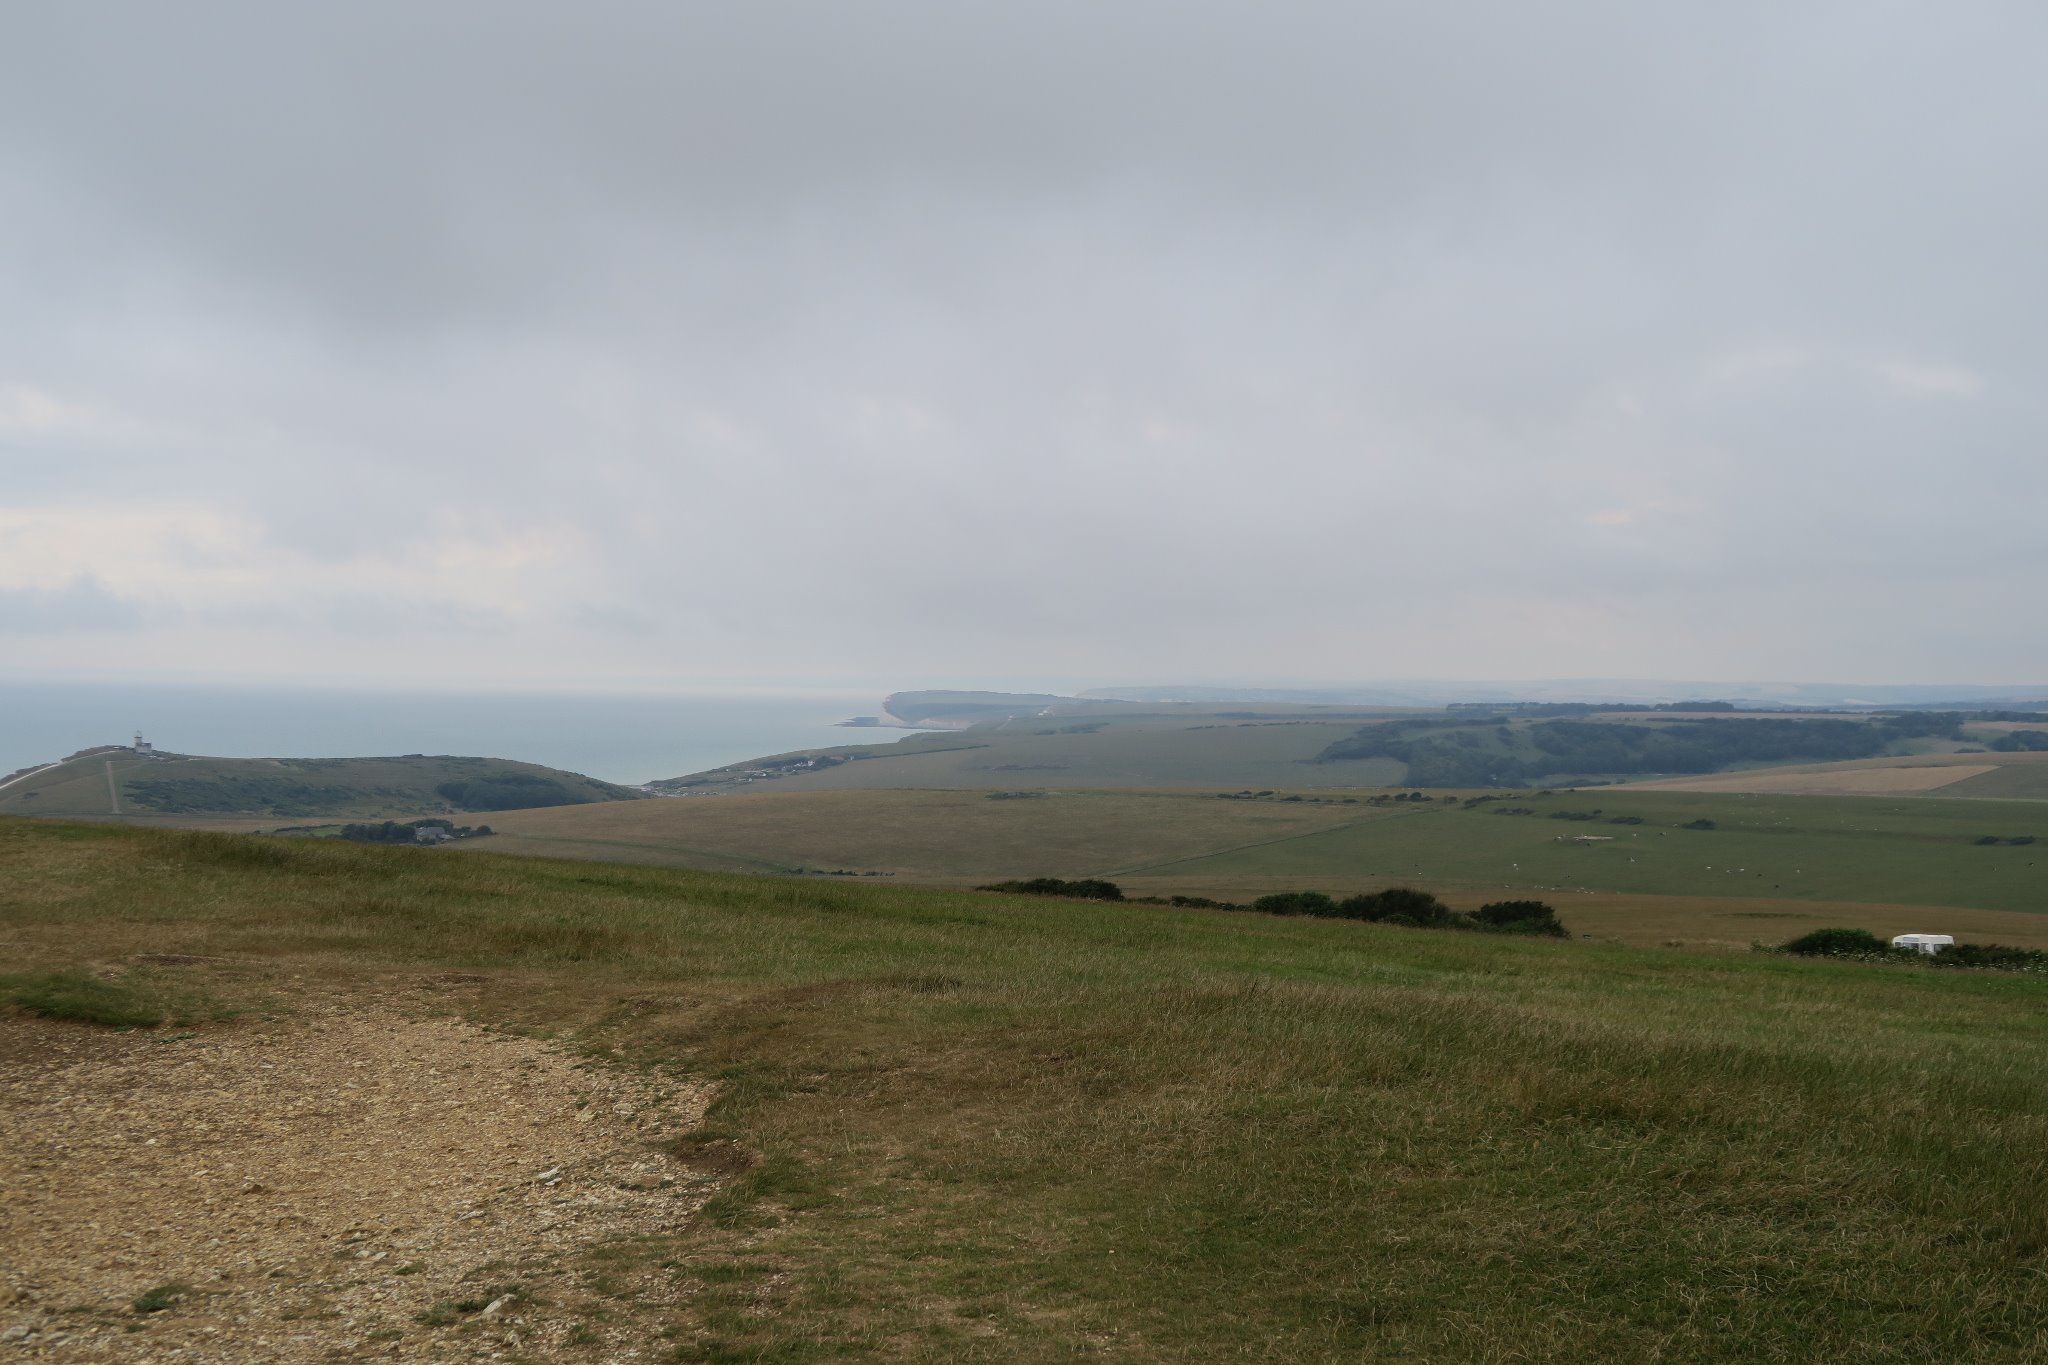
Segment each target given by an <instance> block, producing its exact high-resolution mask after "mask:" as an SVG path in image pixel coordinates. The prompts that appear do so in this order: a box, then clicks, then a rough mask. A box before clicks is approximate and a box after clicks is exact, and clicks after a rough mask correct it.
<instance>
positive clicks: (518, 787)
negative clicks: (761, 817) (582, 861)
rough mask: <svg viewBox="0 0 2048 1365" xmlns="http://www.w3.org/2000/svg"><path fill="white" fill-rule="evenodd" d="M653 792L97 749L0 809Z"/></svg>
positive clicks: (188, 807)
mask: <svg viewBox="0 0 2048 1365" xmlns="http://www.w3.org/2000/svg"><path fill="white" fill-rule="evenodd" d="M644 795H645V793H643V792H640V791H637V790H635V789H633V788H631V787H621V786H617V785H615V784H613V783H610V782H600V781H598V780H597V779H596V778H593V777H585V776H583V775H582V774H580V773H571V772H563V771H561V770H560V769H557V768H544V767H541V766H540V765H538V764H534V763H517V762H513V761H511V760H509V759H502V758H465V757H456V756H451V755H426V754H406V755H403V756H400V757H393V758H205V757H199V756H196V755H189V754H164V753H159V754H155V755H143V754H139V753H137V752H136V751H135V750H133V749H128V748H115V747H108V748H102V749H87V750H84V751H82V752H80V753H77V754H73V755H72V756H71V757H69V758H67V759H65V760H63V761H61V762H58V763H53V764H50V765H48V766H46V767H43V768H39V769H34V770H31V771H30V772H27V773H24V774H17V775H15V776H14V777H12V778H10V779H8V780H7V781H5V782H4V783H0V814H6V815H40V816H52V815H64V816H95V817H101V816H104V817H114V816H121V817H127V818H134V819H153V818H154V819H166V820H178V819H191V818H195V817H197V818H208V819H216V818H224V817H247V818H251V819H257V818H260V819H318V818H322V817H342V816H347V817H364V816H389V815H426V814H438V813H443V812H474V811H497V810H506V809H511V808H514V807H535V806H563V805H574V804H580V803H585V802H598V801H626V800H635V799H638V798H640V797H642V796H644Z"/></svg>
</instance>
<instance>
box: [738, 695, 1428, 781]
mask: <svg viewBox="0 0 2048 1365" xmlns="http://www.w3.org/2000/svg"><path fill="white" fill-rule="evenodd" d="M1098 721H1099V722H1101V723H1102V725H1103V728H1102V729H1100V730H1096V731H1093V732H1090V733H1075V732H1073V731H1072V730H1070V729H1067V728H1066V727H1069V726H1073V725H1086V724H1092V723H1096V722H1098ZM1358 726H1359V721H1358V720H1357V719H1351V720H1345V721H1315V720H1279V721H1233V720H1219V719H1217V718H1216V717H1214V716H1212V715H1206V714H1198V715H1194V716H1157V715H1146V716H1141V717H1135V718H1120V719H1116V720H1112V721H1102V719H1101V718H1100V717H1095V718H1088V717H1082V718H1075V717H1070V716H1059V717H1053V718H1048V719H1047V720H1045V721H1044V722H1037V721H1031V722H1016V723H1013V724H1010V725H1008V726H1004V727H1000V728H999V727H996V726H983V727H977V728H975V729H970V730H961V731H956V732H953V733H949V734H947V735H944V736H928V737H921V738H919V739H916V740H911V741H907V742H905V743H904V744H903V745H901V746H900V748H899V747H898V746H889V748H888V750H886V751H885V752H884V754H883V756H879V757H874V758H866V759H862V760H860V761H858V762H853V763H846V764H842V765H841V766H839V767H836V768H828V769H825V770H823V771H820V772H808V773H798V774H795V775H792V776H788V777H778V778H774V779H770V780H768V781H765V782H762V783H760V784H758V785H760V786H762V787H763V788H765V789H771V790H774V791H843V790H847V789H851V788H876V787H898V788H904V787H952V788H967V789H971V790H1002V789H1008V788H1020V787H1045V786H1060V787H1208V788H1215V787H1254V788H1257V787H1295V788H1344V787H1351V788H1355V787H1379V786H1385V785H1388V784H1390V783H1394V782H1398V781H1399V780H1400V778H1401V774H1402V765H1401V764H1399V763H1396V762H1394V761H1393V760H1391V759H1366V760H1362V761H1358V762H1350V763H1325V764H1316V763H1310V762H1308V761H1307V760H1309V759H1311V758H1313V757H1315V755H1317V754H1318V753H1321V752H1322V750H1323V749H1324V748H1325V747H1327V746H1328V745H1330V744H1332V743H1334V742H1335V741H1337V740H1339V739H1343V738H1345V737H1346V736H1348V735H1350V734H1352V733H1354V732H1355V731H1356V730H1357V729H1358ZM820 752H822V751H820ZM738 766H739V767H741V768H744V767H746V766H747V765H745V764H741V765H738Z"/></svg>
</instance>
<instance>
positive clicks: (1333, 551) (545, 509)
mask: <svg viewBox="0 0 2048 1365" xmlns="http://www.w3.org/2000/svg"><path fill="white" fill-rule="evenodd" d="M0 15H4V21H5V23H4V27H5V31H6V33H7V35H8V36H7V41H6V42H5V43H4V44H0V675H6V676H13V677H21V678H32V677H46V676H48V677H54V676H94V677H104V678H140V677H178V678H219V679H230V678H232V679H243V680H317V681H321V682H329V683H333V682H341V683H351V684H364V685H390V686H396V685H401V684H402V685H427V684H432V685H458V684H460V685H470V686H508V687H509V686H518V687H543V688H545V687H593V686H594V687H618V688H654V689H660V688H675V689H683V690H690V689H697V690H718V689H754V688H761V689H778V688H780V689H801V688H820V689H824V688H847V687H855V688H860V687H870V686H872V687H876V688H887V687H899V686H901V687H909V686H921V685H956V686H957V685H973V684H989V685H1034V686H1088V685H1106V684H1116V683H1163V682H1201V681H1208V680H1239V681H1243V680H1253V679H1262V680H1269V681H1277V680H1337V679H1368V678H1401V677H1438V678H1446V677H1462V678H1479V679H1487V678H1544V677H1595V676H1610V677H1688V678H1705V679H1723V678H1725V679H1744V678H1787V679H1830V680H1857V681H1870V682H1902V683H1903V682H1932V683H1945V682H1958V683H1960V682H1981V683H2001V682H2039V681H2043V680H2048V632H2044V631H2042V630H2040V629H2039V628H2038V624H2039V623H2038V614H2039V607H2038V596H2039V592H2040V589H2041V585H2042V584H2043V583H2048V520H2044V513H2048V451H2044V449H2043V439H2042V438H2043V435H2044V429H2048V424H2044V411H2043V405H2044V402H2048V397H2044V388H2043V385H2042V384H2041V382H2040V376H2041V375H2042V374H2043V373H2044V372H2048V271H2044V267H2043V264H2042V260H2043V258H2042V255H2041V243H2043V242H2044V241H2048V177H2044V176H2042V175H2041V174H2040V168H2041V167H2042V166H2043V165H2048V83H2044V82H2042V81H2041V80H2040V79H2039V70H2038V63H2039V54H2040V53H2041V51H2043V50H2044V48H2048V8H2043V7H2041V6H2039V5H2035V4H2027V3H2014V4H1983V3H1970V2H1969V0H1942V2H1941V3H1925V4H1899V3H1887V2H1886V0H1854V2H1853V3H1848V2H1845V3H1811V2H1808V0H1771V2H1770V3H1748V0H1729V2H1728V3H1717V4H1713V5H1683V6H1680V5H1643V4H1640V3H1635V0H1626V2H1617V3H1595V2H1589V3H1576V4H1548V3H1531V2H1530V0H1504V2H1502V3H1460V2H1459V0H1431V2H1430V3H1421V2H1420V0H1411V2H1408V3H1372V2H1371V0H1347V2H1346V3H1328V4H1320V3H1319V4H1309V3H1296V2H1295V0H1262V2H1261V3H1257V4H1251V3H1246V4H1240V5H1210V4H1201V3H1188V0H1174V2H1173V3H1165V2H1164V0H1160V2H1158V3H1155V2H1154V0H1088V2H1086V3H1079V2H1075V3H1069V2H1068V0H1031V3H1016V2H1013V3H1009V4H988V3H975V2H974V0H862V3H858V4H848V3H845V2H844V0H812V2H804V3H794V2H786V0H748V3H746V4H740V5H735V4H727V3H718V4H695V3H682V2H681V0H675V2H671V3H659V4H623V3H616V2H614V0H579V3H576V4H573V5H571V4H566V3H554V4H531V3H518V2H517V0H491V2H490V3H435V2H434V0H404V3H386V2H385V0H354V2H353V3H350V4H348V5H322V6H315V5H277V4H273V3H268V0H265V2H264V3H251V4H222V3H211V2H210V0H188V2H187V3H182V4H179V5H162V4H156V3H131V4H115V3H95V0H78V2H77V3H66V4H36V3H32V0H0Z"/></svg>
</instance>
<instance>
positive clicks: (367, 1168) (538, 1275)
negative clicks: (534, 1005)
mask: <svg viewBox="0 0 2048 1365" xmlns="http://www.w3.org/2000/svg"><path fill="white" fill-rule="evenodd" d="M705 1100H706V1095H705V1093H704V1092H703V1091H702V1090H701V1089H698V1088H693V1087H689V1086H685V1085H680V1084H676V1083H673V1082H664V1081H662V1080H659V1079H656V1078H650V1077H648V1076H646V1075H643V1074H640V1073H629V1072H624V1071H619V1070H614V1069H611V1068H603V1067H595V1066H592V1065H589V1064H588V1063H585V1062H582V1061H580V1060H579V1059H578V1058H577V1057H576V1056H575V1055H574V1054H573V1053H571V1052H569V1051H567V1050H566V1049H564V1048H561V1047H558V1046H556V1045H553V1044H549V1043H545V1042H538V1041H534V1040H531V1039H527V1038H522V1037H517V1036H511V1035H505V1034H499V1033H494V1032H490V1031H487V1030H485V1029H481V1028H478V1027H475V1026H473V1025H470V1024H466V1023H463V1022H459V1021H456V1020H453V1019H445V1018H442V1019H435V1018H421V1017H417V1016H416V1015H414V1014H411V1013H407V1012H404V1011H400V1010H394V1009H387V1008H376V1009H367V1010H366V1009H357V1008H340V1007H333V1008H327V1007H317V1006H307V1007H306V1008H304V1009H303V1010H302V1011H301V1012H300V1013H299V1014H298V1015H297V1016H296V1017H294V1018H293V1019H291V1020H290V1021H287V1022H282V1023H271V1024H259V1025H242V1026H236V1027H232V1028H218V1029H208V1030H204V1031H201V1032H198V1033H187V1034H166V1033H164V1032H161V1031H156V1032H151V1031H138V1032H133V1033H125V1034H116V1033H108V1032H105V1031H97V1030H89V1029H85V1028H81V1027H78V1026H71V1025H59V1024H53V1023H46V1022H42V1021H37V1020H29V1019H9V1018H0V1359H5V1358H9V1357H14V1358H25V1359H36V1358H48V1359H52V1360H75V1361H102V1360H104V1361H115V1360H119V1361H142V1360H150V1361H157V1360H162V1361H176V1360H187V1361H208V1362H214V1361H221V1362H239V1361H249V1362H258V1361H261V1362H271V1361H278V1362H292V1361H316V1360H317V1361H325V1360H334V1359H406V1360H458V1359H471V1358H505V1359H517V1358H521V1357H526V1358H533V1357H540V1358H547V1357H550V1356H552V1355H554V1354H555V1353H556V1352H557V1351H558V1350H562V1351H566V1350H568V1348H570V1347H571V1346H572V1345H580V1346H581V1347H583V1348H584V1352H583V1353H581V1354H580V1355H579V1358H585V1359H630V1358H634V1357H637V1356H640V1355H641V1347H642V1346H643V1345H645V1344H646V1343H645V1342H644V1340H640V1339H635V1338H636V1337H637V1334H638V1331H639V1329H638V1328H636V1327H633V1326H632V1325H631V1321H630V1320H631V1318H633V1317H636V1316H637V1315H638V1310H639V1309H642V1308H646V1307H650V1306H652V1307H656V1308H658V1306H659V1304H658V1302H655V1303H652V1304H650V1302H649V1297H648V1296H649V1295H652V1296H653V1298H654V1299H655V1300H658V1299H659V1298H660V1297H661V1296H662V1295H670V1296H673V1295H675V1294H677V1293H679V1292H680V1291H679V1290H678V1289H677V1288H676V1287H675V1286H674V1282H673V1279H672V1277H671V1278H670V1279H668V1280H664V1281H662V1282H658V1283H654V1284H651V1285H636V1286H635V1287H634V1289H633V1291H632V1297H633V1299H634V1301H635V1305H636V1309H635V1313H634V1314H629V1315H627V1316H628V1321H627V1322H625V1323H621V1322H620V1321H619V1319H618V1315H616V1314H607V1313H605V1312H602V1311H594V1309H595V1307H596V1304H597V1301H598V1295H599V1290H598V1289H594V1288H593V1286H592V1279H593V1274H592V1272H591V1271H590V1269H589V1264H590V1261H589V1253H590V1252H591V1251H592V1250H593V1249H596V1248H602V1247H605V1246H608V1245H618V1244H620V1243H622V1242H623V1241H627V1240H629V1239H634V1238H644V1237H658V1236H662V1235H666V1234H672V1233H674V1232H675V1231H677V1230H678V1228H679V1227H680V1226H681V1225H682V1224H683V1223H684V1222H685V1221H686V1220H687V1219H688V1218H689V1216H690V1215H691V1213H692V1212H693V1211H694V1210H695V1209H696V1208H697V1206H698V1205H699V1204H701V1203H702V1201H703V1199H704V1198H705V1196H706V1195H707V1194H708V1193H709V1192H710V1186H709V1184H708V1183H707V1181H706V1180H705V1179H703V1178H701V1177H699V1176H696V1175H693V1173H692V1172H690V1171H689V1170H686V1169H684V1168H683V1167H681V1166H679V1165H677V1164H676V1163H675V1162H674V1161H673V1160H671V1159H670V1158H669V1157H667V1156H665V1155H663V1153H662V1150H661V1149H662V1146H663V1144H665V1143H667V1142H672V1141H673V1140H674V1139H675V1138H676V1137H677V1136H678V1135H680V1134H681V1133H683V1132H684V1131H687V1130H688V1129H689V1128H691V1127H693V1126H695V1125H696V1124H697V1123H698V1122H699V1120H700V1119H701V1118H702V1115H703V1110H704V1104H705ZM603 1292H606V1293H610V1294H612V1295H614V1296H616V1295H617V1293H618V1289H617V1286H616V1285H611V1286H608V1287H606V1288H605V1289H604V1291H603Z"/></svg>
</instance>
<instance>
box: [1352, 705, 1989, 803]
mask: <svg viewBox="0 0 2048 1365" xmlns="http://www.w3.org/2000/svg"><path fill="white" fill-rule="evenodd" d="M1961 723H1962V717H1961V715H1960V714H1959V713H1956V712H1952V711H1921V712H1901V713H1896V714H1886V715H1882V716H1878V717H1875V718H1873V719H1870V720H1750V719H1741V720H1731V719H1721V718H1705V719H1699V720H1677V719H1674V720H1669V721H1664V722H1661V723H1659V724H1654V725H1642V724H1617V723H1612V722H1603V721H1594V720H1543V721H1537V722H1535V723H1533V724H1530V725H1527V726H1524V727H1522V728H1520V729H1514V728H1511V727H1509V726H1506V725H1498V724H1475V723H1473V722H1471V721H1468V720H1465V719H1462V718H1458V719H1448V720H1435V719H1430V720H1409V721H1394V722H1389V723H1385V724H1380V725H1368V726H1366V727H1365V728H1363V729H1361V730H1359V731H1358V732H1357V733H1356V734H1354V735H1352V736H1350V737H1349V738H1347V739H1342V740H1339V741H1337V742H1336V743H1335V744H1332V745H1330V746H1329V747H1328V748H1327V749H1325V750H1323V752H1322V753H1321V754H1319V755H1317V761H1318V762H1325V763H1327V762H1334V761H1337V760H1343V759H1360V758H1392V759H1396V760H1398V761H1400V762H1402V763H1405V764H1407V765H1408V782H1409V785H1411V786H1416V787H1516V786H1528V785H1530V784H1532V783H1535V782H1537V781H1539V780H1541V779H1542V778H1544V777H1547V776H1551V775H1553V774H1614V775H1627V774H1637V773H1708V772H1719V771H1720V770H1722V769H1723V768H1727V767H1730V766H1732V765H1734V764H1737V763H1778V762H1810V763H1824V762H1833V761H1837V760H1842V759H1851V758H1871V757H1874V756H1876V755H1878V754H1882V753H1884V752H1886V751H1887V750H1889V749H1890V748H1891V746H1892V745H1893V744H1894V743H1896V742H1898V741H1900V740H1904V739H1914V738H1921V737H1924V736H1930V735H1943V736H1950V735H1955V734H1958V733H1960V727H1961Z"/></svg>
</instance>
